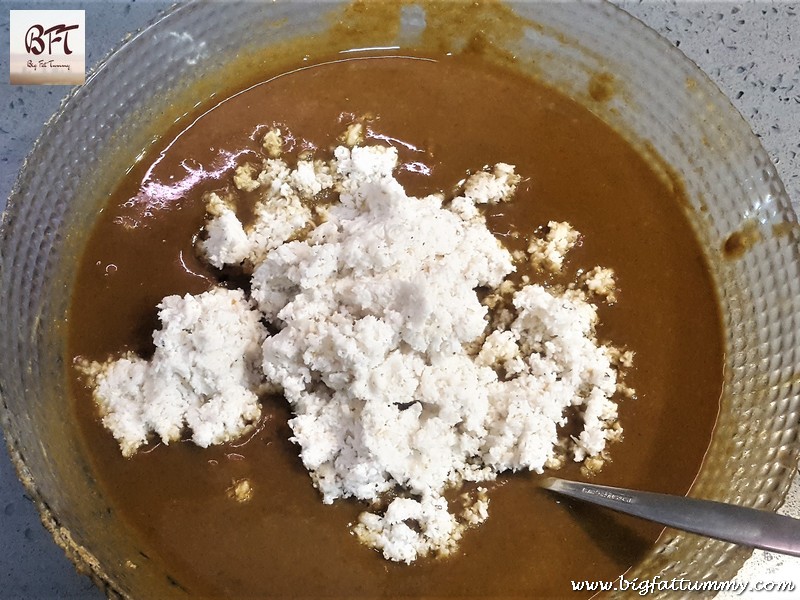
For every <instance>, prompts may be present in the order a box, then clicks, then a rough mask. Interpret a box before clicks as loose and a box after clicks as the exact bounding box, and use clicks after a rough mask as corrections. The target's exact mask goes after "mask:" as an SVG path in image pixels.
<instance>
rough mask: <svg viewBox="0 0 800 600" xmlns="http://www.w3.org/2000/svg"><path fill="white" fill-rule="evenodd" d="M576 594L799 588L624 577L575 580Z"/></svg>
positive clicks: (786, 584)
mask: <svg viewBox="0 0 800 600" xmlns="http://www.w3.org/2000/svg"><path fill="white" fill-rule="evenodd" d="M570 583H571V584H572V591H573V592H580V591H584V592H635V593H638V594H639V595H640V596H647V595H648V594H654V593H656V592H730V593H733V594H737V595H740V596H741V595H742V594H744V593H745V592H794V591H795V590H796V589H797V586H796V585H795V583H794V582H792V581H746V580H742V581H713V580H708V579H706V580H701V581H695V580H692V579H685V578H674V579H662V578H661V577H659V576H657V575H656V576H655V577H652V578H650V579H638V578H636V577H634V578H633V579H626V578H625V577H623V576H620V577H618V578H617V579H613V580H611V581H608V580H606V581H589V580H583V581H571V582H570Z"/></svg>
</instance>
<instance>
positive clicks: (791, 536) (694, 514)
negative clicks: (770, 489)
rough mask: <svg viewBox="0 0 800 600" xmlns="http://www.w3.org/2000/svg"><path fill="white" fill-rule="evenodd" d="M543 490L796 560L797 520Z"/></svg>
mask: <svg viewBox="0 0 800 600" xmlns="http://www.w3.org/2000/svg"><path fill="white" fill-rule="evenodd" d="M541 486H542V487H543V488H546V489H548V490H550V491H553V492H557V493H559V494H564V495H566V496H570V497H572V498H577V499H578V500H585V501H586V502H592V503H594V504H599V505H600V506H604V507H606V508H610V509H612V510H617V511H619V512H623V513H627V514H630V515H634V516H637V517H641V518H642V519H648V520H650V521H655V522H656V523H661V524H662V525H667V526H669V527H674V528H675V529H682V530H683V531H689V532H691V533H698V534H700V535H705V536H707V537H711V538H715V539H718V540H723V541H725V542H733V543H734V544H741V545H743V546H751V547H753V548H761V549H762V550H769V551H771V552H780V553H782V554H790V555H792V556H800V519H793V518H791V517H787V516H784V515H778V514H775V513H771V512H768V511H764V510H757V509H755V508H746V507H743V506H735V505H733V504H725V503H723V502H714V501H712V500H700V499H697V498H687V497H684V496H671V495H668V494H657V493H654V492H640V491H635V490H628V489H624V488H615V487H608V486H604V485H593V484H590V483H578V482H574V481H566V480H564V479H558V478H557V477H548V478H546V479H544V480H543V481H542V483H541Z"/></svg>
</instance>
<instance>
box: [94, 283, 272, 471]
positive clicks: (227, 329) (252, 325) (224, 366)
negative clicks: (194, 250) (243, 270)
mask: <svg viewBox="0 0 800 600" xmlns="http://www.w3.org/2000/svg"><path fill="white" fill-rule="evenodd" d="M158 308H159V312H158V317H159V319H160V321H161V323H162V329H160V330H158V331H155V332H154V333H153V343H154V344H155V353H154V354H153V357H152V358H151V359H150V360H144V359H142V358H140V357H138V356H135V355H133V354H128V355H126V356H123V357H122V358H119V359H117V360H109V361H106V362H105V363H98V362H86V361H83V362H82V363H81V364H80V365H79V366H80V368H81V369H82V370H83V371H84V372H85V373H86V374H87V375H88V376H89V379H90V383H91V385H92V388H93V394H94V398H95V401H96V402H97V404H98V406H99V407H100V412H101V414H102V416H103V425H105V426H106V427H107V428H108V429H109V430H110V431H111V433H112V434H113V435H114V437H115V438H116V439H117V441H118V442H119V445H120V448H121V450H122V454H123V455H125V456H130V455H132V454H133V453H134V452H136V450H137V449H138V448H139V447H140V446H141V445H142V444H144V443H146V442H147V439H148V436H149V435H150V434H151V433H155V434H156V435H157V436H158V437H159V438H160V439H161V441H162V442H164V443H165V444H169V442H173V441H176V440H179V439H180V437H181V433H182V431H183V429H184V428H185V427H188V428H189V429H190V430H191V431H192V441H193V442H194V443H195V444H197V445H198V446H202V447H204V448H205V447H207V446H209V445H211V444H220V443H222V442H226V441H229V440H233V439H236V438H237V437H239V436H241V435H242V434H243V433H245V432H246V431H247V430H248V429H250V428H251V426H252V425H253V423H254V422H255V421H257V420H258V418H259V417H260V416H261V406H260V405H259V404H258V395H257V392H258V391H259V388H260V387H261V385H262V381H263V375H262V374H261V372H260V371H261V369H260V365H259V363H260V360H261V352H260V344H261V343H262V342H263V340H264V338H265V337H266V330H265V329H264V326H263V325H262V324H261V322H260V318H261V314H260V313H259V312H258V311H256V310H254V309H253V307H252V306H251V304H250V302H248V300H247V299H246V298H245V297H244V293H243V292H241V291H240V290H226V289H223V288H214V289H212V290H210V291H208V292H205V293H202V294H199V295H196V296H192V295H191V294H187V295H186V296H184V297H183V298H181V297H180V296H167V297H166V298H164V299H163V300H162V301H161V304H159V305H158Z"/></svg>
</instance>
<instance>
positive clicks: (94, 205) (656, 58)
mask: <svg viewBox="0 0 800 600" xmlns="http://www.w3.org/2000/svg"><path fill="white" fill-rule="evenodd" d="M513 6H514V8H515V10H516V11H517V12H518V13H519V14H520V15H522V16H524V17H526V18H529V19H530V20H531V21H532V22H531V23H530V25H529V26H526V27H523V28H522V30H521V31H520V34H519V35H518V36H511V37H508V38H506V37H502V38H497V39H493V40H491V41H492V42H493V43H494V44H495V45H496V46H498V47H502V48H506V49H508V50H509V51H510V52H512V53H514V54H515V55H516V56H518V57H519V66H520V68H523V69H525V68H528V69H530V70H531V71H533V72H535V73H536V74H537V75H538V76H540V77H542V78H543V79H545V80H546V81H551V82H553V83H554V84H556V85H557V86H558V87H559V88H561V89H562V90H564V91H565V92H566V93H568V94H569V95H571V96H573V97H575V98H577V99H579V100H580V101H581V102H583V103H584V104H586V105H587V106H589V107H590V108H592V110H594V111H595V112H597V113H598V114H599V115H601V116H602V117H603V118H604V119H605V120H607V121H608V122H609V123H611V124H612V125H614V126H615V127H617V128H618V129H619V130H620V131H621V132H622V133H623V134H625V135H627V136H628V137H629V139H630V140H631V141H632V142H633V143H635V144H638V145H639V146H640V147H641V148H642V149H643V151H647V152H652V153H653V155H654V156H655V155H658V156H660V157H662V158H663V159H664V161H665V163H666V164H668V165H670V167H671V168H672V169H673V170H674V171H675V172H676V173H677V174H678V175H679V177H681V178H682V180H683V182H684V183H685V186H686V191H687V196H688V200H689V206H687V211H688V213H689V215H690V218H691V220H692V223H693V225H694V227H695V229H696V231H697V234H698V236H699V238H700V239H701V241H702V243H703V246H704V248H705V251H706V254H707V258H708V261H709V264H710V265H711V269H712V273H713V276H714V279H715V282H716V285H717V288H718V292H719V296H720V302H721V306H722V313H723V316H724V321H725V323H724V325H725V335H726V339H725V342H726V352H727V355H726V374H725V389H724V393H723V398H722V411H721V415H720V420H719V423H718V427H717V429H716V431H715V435H714V439H713V442H712V447H711V449H710V451H709V454H708V457H707V460H706V464H705V465H704V468H703V471H702V473H701V474H700V476H699V478H698V481H697V483H696V486H695V488H694V490H693V494H694V495H698V496H703V497H709V498H716V499H720V500H724V501H728V502H733V503H737V504H743V505H748V506H756V507H760V508H768V509H775V508H777V506H779V505H780V503H781V502H782V499H783V497H784V496H785V493H786V490H787V489H788V486H789V484H790V482H791V479H792V476H793V474H794V469H795V465H796V462H797V454H798V445H797V437H798V436H797V434H798V413H799V412H800V411H799V410H798V408H800V375H799V374H798V373H797V368H796V366H795V365H797V364H798V362H800V361H798V353H799V351H798V347H799V346H800V256H798V247H800V246H799V245H798V237H800V235H798V231H799V230H798V228H797V227H781V226H780V224H784V223H795V224H796V217H795V216H794V213H793V212H792V209H791V206H790V203H789V200H788V198H787V197H786V194H785V192H784V190H783V186H782V185H781V183H780V181H779V179H778V177H777V175H776V173H775V170H774V168H773V167H772V166H771V164H770V162H769V159H768V157H767V156H766V154H765V152H764V151H763V149H762V148H761V147H760V145H759V143H758V141H757V140H756V138H755V137H754V136H753V134H752V133H751V132H750V130H749V128H748V126H747V125H746V123H745V122H744V121H743V120H742V118H741V117H740V116H739V115H738V113H737V112H736V111H735V110H734V109H733V107H732V106H731V105H730V103H729V102H728V101H727V99H726V98H725V97H724V96H723V95H722V94H721V93H720V92H719V91H718V90H717V89H716V88H715V87H714V86H713V84H711V83H710V82H709V81H708V79H707V78H706V77H705V76H704V75H703V74H702V73H701V72H700V71H699V70H698V69H697V68H696V67H695V66H694V65H693V64H691V63H690V62H689V61H688V60H687V59H685V58H684V57H683V56H682V55H681V54H680V53H679V52H678V51H677V50H675V49H674V48H672V47H671V46H670V45H669V44H668V43H667V42H665V41H664V40H663V39H661V38H659V37H658V36H657V35H656V34H655V33H654V32H652V31H650V30H649V29H647V28H646V27H644V26H643V25H642V24H640V23H638V22H637V21H635V20H634V19H632V18H631V17H629V16H628V15H627V14H626V13H623V12H621V11H619V10H617V9H615V8H614V7H612V6H610V5H607V4H595V3H587V4H581V3H541V4H540V3H526V2H521V3H517V4H513ZM338 9H339V4H337V3H325V4H323V5H321V6H316V5H315V6H314V10H311V5H309V4H299V5H298V4H291V3H277V4H266V5H261V4H257V3H247V2H246V3H232V2H231V3H205V2H201V3H195V4H191V5H188V6H183V7H180V8H179V9H177V10H175V11H173V12H172V13H170V14H169V15H167V16H166V17H165V18H164V19H162V20H161V21H159V22H158V23H157V24H155V25H154V26H152V27H151V28H150V29H149V31H148V33H147V34H146V35H140V36H137V37H134V38H132V39H131V40H130V41H129V42H128V43H127V44H126V45H125V46H124V47H123V48H122V49H121V50H120V51H119V52H117V53H115V54H114V55H112V56H111V57H110V58H109V59H108V60H107V61H105V63H104V64H103V65H101V66H100V67H99V68H98V69H97V70H96V71H95V72H94V73H93V74H92V76H91V77H90V78H89V79H88V81H87V83H86V85H85V86H83V87H81V88H78V89H77V91H76V93H74V94H73V95H72V97H71V98H70V99H69V100H68V102H67V103H66V104H65V106H64V107H63V109H62V110H61V111H60V113H59V114H58V115H57V116H56V117H55V118H54V119H53V120H52V121H51V122H50V124H49V126H48V127H47V128H46V130H45V132H44V133H43V135H42V137H41V138H40V139H39V140H38V142H37V144H36V146H35V148H34V150H33V152H32V153H31V155H30V156H29V158H28V160H27V161H26V165H25V167H24V168H23V170H22V172H21V174H20V177H19V180H18V182H17V186H16V187H15V189H14V192H13V194H12V197H11V199H10V200H9V206H8V209H7V213H6V214H5V215H4V220H3V223H2V229H0V256H2V258H1V259H0V396H1V397H2V402H3V426H4V429H5V431H6V436H7V439H8V443H9V446H10V447H11V450H12V455H13V456H14V457H15V459H16V462H17V465H18V468H19V470H20V474H21V476H22V478H23V480H24V482H25V483H26V485H27V486H28V488H29V490H30V492H31V496H32V497H33V498H34V500H35V501H36V502H37V504H38V505H39V507H40V510H41V511H42V515H43V520H44V521H45V523H46V524H47V525H48V526H49V527H50V528H51V530H52V531H53V533H54V536H55V538H56V541H57V542H58V543H59V544H60V545H62V547H64V548H65V549H66V550H67V552H68V553H69V554H70V555H71V556H72V557H73V559H75V561H76V563H78V564H79V565H82V566H83V567H85V568H88V569H89V570H91V571H92V572H93V573H94V574H95V576H96V578H97V579H98V581H101V582H106V583H107V584H108V587H109V592H110V593H118V594H121V595H123V596H134V597H155V596H159V597H161V596H165V595H184V592H183V591H182V590H181V589H180V588H176V587H175V586H173V585H171V584H170V583H169V579H168V577H167V574H166V573H163V572H161V571H159V569H158V568H157V567H154V566H152V565H151V564H150V563H149V561H147V560H146V559H143V557H142V556H141V555H140V554H139V549H138V548H137V546H136V543H135V540H134V539H133V538H132V536H130V535H129V532H127V530H126V528H125V525H124V523H122V521H121V520H120V519H119V518H118V516H117V515H116V514H115V513H114V512H113V510H112V508H111V507H110V506H109V505H108V503H107V500H106V499H105V498H104V497H103V495H102V491H101V489H100V488H99V487H98V485H97V483H96V482H95V481H94V479H93V473H92V469H91V467H90V464H89V461H88V459H87V457H86V454H85V450H84V449H83V448H82V447H81V443H80V441H79V436H78V432H77V427H76V425H75V424H74V423H73V422H72V420H71V419H69V418H64V417H65V416H68V415H69V411H70V409H69V406H68V400H67V390H66V386H65V381H64V367H65V361H67V360H69V357H68V356H67V355H66V349H65V345H64V342H65V325H66V315H67V308H68V302H69V295H70V291H71V285H72V281H73V278H74V270H75V267H76V264H77V260H78V257H79V253H80V250H81V248H82V247H83V244H84V243H85V240H86V237H87V235H88V230H89V226H90V224H91V223H92V222H93V220H94V217H95V215H96V214H97V211H98V210H99V209H100V207H101V206H102V203H103V201H104V199H105V198H106V197H107V196H108V194H109V193H110V191H111V189H112V188H113V186H114V183H115V181H116V179H117V174H119V173H121V172H123V170H124V168H125V167H127V166H128V165H130V164H132V163H133V162H134V160H135V159H136V156H137V155H139V153H140V152H142V150H143V149H144V148H146V147H147V146H148V145H149V144H151V143H152V140H153V138H154V136H157V135H158V133H159V128H163V125H164V124H165V123H170V122H171V121H172V120H173V119H174V118H177V117H179V116H180V115H181V114H183V113H184V112H186V111H189V110H191V108H192V106H193V104H194V99H193V98H192V97H191V93H190V92H192V91H194V92H196V91H197V90H198V89H202V90H203V93H204V94H210V93H214V92H215V82H219V84H218V87H219V89H223V88H224V87H225V85H224V83H225V77H226V73H225V65H226V64H229V63H230V62H231V61H234V60H236V57H237V56H241V55H242V54H247V53H250V52H252V53H253V54H254V55H257V54H258V52H259V48H261V47H262V46H263V47H267V46H273V47H274V46H276V45H280V43H281V42H282V41H285V40H288V39H289V38H292V37H295V36H301V35H307V36H310V37H309V39H313V37H314V35H313V34H314V33H315V32H322V31H323V30H324V29H325V28H326V27H327V26H328V25H329V19H330V14H331V13H333V12H335V11H336V10H338ZM421 15H422V13H421V11H416V12H415V11H413V10H412V11H406V12H404V18H403V19H402V20H401V21H400V27H401V29H400V30H399V31H398V32H395V33H394V34H392V36H394V35H395V34H396V37H397V39H394V38H393V37H392V38H387V37H386V34H385V33H379V32H376V33H375V34H374V37H373V38H371V39H366V38H365V40H364V41H365V42H370V43H371V45H392V44H393V43H394V42H396V41H398V40H400V43H401V44H403V45H407V44H409V43H417V42H415V39H416V37H415V36H416V35H417V34H418V33H419V29H420V25H421V18H422V16H421ZM487 31H490V29H487ZM367 38H369V36H367ZM370 43H365V44H364V45H365V46H366V45H370ZM330 50H334V48H331V49H330ZM598 72H609V73H612V74H613V75H614V80H615V90H616V93H615V94H614V95H612V96H611V97H610V98H609V99H607V100H604V101H602V102H600V101H596V100H593V99H592V98H591V95H590V94H589V93H588V92H587V89H588V87H589V82H590V80H591V78H592V76H593V75H595V74H597V73H598ZM198 82H204V87H202V88H198V87H197V86H196V84H197V83H198ZM42 165H46V166H47V168H42ZM121 169H122V170H121ZM667 175H668V172H667V171H665V176H667ZM748 223H754V224H755V225H756V226H757V227H759V228H760V230H761V232H762V236H761V237H762V239H761V241H760V242H759V243H757V244H755V245H754V247H753V248H752V249H750V250H749V251H748V252H746V253H745V254H744V256H743V257H742V258H740V259H738V260H726V259H724V258H723V256H722V252H721V249H722V248H723V246H724V243H725V240H726V239H727V238H728V236H729V235H730V234H731V233H732V232H735V231H739V230H741V229H742V228H744V227H746V226H747V224H748ZM774 225H778V227H776V228H774V229H773V226H774ZM777 232H780V234H779V233H777ZM746 555H747V551H745V550H742V549H736V548H734V547H733V546H730V545H728V544H723V543H721V542H714V541H710V540H705V539H702V538H699V537H696V536H691V535H686V534H679V533H672V532H668V533H667V534H665V535H664V536H662V539H661V540H660V542H659V544H658V545H657V546H656V547H655V548H654V549H653V551H652V552H651V553H650V554H649V556H648V557H647V558H646V559H645V560H644V561H643V562H642V563H641V564H640V565H638V566H637V567H636V569H635V574H633V573H632V574H630V575H631V577H633V576H639V577H640V578H646V577H651V576H653V575H656V574H659V575H661V576H662V577H664V578H670V577H673V576H675V577H678V576H684V577H691V578H692V579H703V578H715V579H726V578H728V577H730V576H732V574H733V573H734V572H735V571H736V570H737V569H738V567H739V566H740V565H741V563H742V562H743V560H744V558H745V557H746ZM127 561H131V562H133V563H135V564H137V565H138V568H137V569H136V570H131V569H130V568H128V567H127V566H126V563H127Z"/></svg>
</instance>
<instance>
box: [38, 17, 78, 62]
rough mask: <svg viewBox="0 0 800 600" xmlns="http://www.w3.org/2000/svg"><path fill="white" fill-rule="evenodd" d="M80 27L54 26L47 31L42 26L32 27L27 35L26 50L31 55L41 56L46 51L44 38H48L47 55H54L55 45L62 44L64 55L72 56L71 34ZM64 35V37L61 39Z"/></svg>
mask: <svg viewBox="0 0 800 600" xmlns="http://www.w3.org/2000/svg"><path fill="white" fill-rule="evenodd" d="M78 27H80V25H65V24H63V23H62V24H61V25H53V26H52V27H51V28H50V29H47V30H45V28H44V27H42V26H41V25H31V27H30V28H29V29H28V31H27V32H26V33H25V50H26V51H28V52H30V53H31V54H35V55H36V56H39V55H40V54H41V53H42V52H44V49H45V43H44V38H45V36H46V37H47V53H48V54H52V53H53V44H55V43H58V42H62V45H63V46H64V54H72V50H70V49H69V32H70V31H72V30H73V29H77V28H78ZM61 34H64V37H61Z"/></svg>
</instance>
